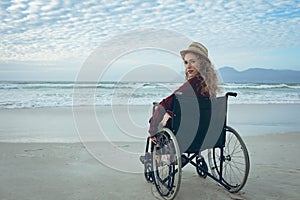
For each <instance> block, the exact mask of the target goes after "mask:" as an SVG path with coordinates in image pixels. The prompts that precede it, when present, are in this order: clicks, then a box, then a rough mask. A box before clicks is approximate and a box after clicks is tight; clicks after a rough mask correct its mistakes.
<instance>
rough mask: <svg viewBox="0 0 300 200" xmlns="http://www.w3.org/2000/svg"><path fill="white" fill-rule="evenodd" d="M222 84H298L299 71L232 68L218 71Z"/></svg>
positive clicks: (223, 68) (299, 81)
mask: <svg viewBox="0 0 300 200" xmlns="http://www.w3.org/2000/svg"><path fill="white" fill-rule="evenodd" d="M219 73H220V74H221V76H222V79H223V81H224V82H238V83H300V71H296V70H274V69H263V68H250V69H247V70H244V71H237V70H235V69H234V68H232V67H222V68H220V69H219Z"/></svg>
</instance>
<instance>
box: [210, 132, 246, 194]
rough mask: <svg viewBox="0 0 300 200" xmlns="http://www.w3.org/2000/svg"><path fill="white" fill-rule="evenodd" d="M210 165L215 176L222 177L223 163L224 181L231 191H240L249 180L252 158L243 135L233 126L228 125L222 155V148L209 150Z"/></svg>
mask: <svg viewBox="0 0 300 200" xmlns="http://www.w3.org/2000/svg"><path fill="white" fill-rule="evenodd" d="M208 159H209V166H210V169H211V172H212V174H213V176H215V177H216V178H218V179H219V178H220V174H221V162H222V161H223V163H222V182H223V183H225V184H226V185H227V186H229V188H230V189H229V192H231V193H236V192H238V191H240V190H241V189H242V188H243V187H244V185H245V184H246V182H247V179H248V174H249V169H250V160H249V154H248V150H247V148H246V145H245V143H244V142H243V140H242V138H241V136H240V135H239V134H238V133H237V131H235V130H234V129H233V128H231V127H228V126H227V127H226V141H225V147H224V148H223V156H221V149H220V148H213V149H212V150H209V151H208Z"/></svg>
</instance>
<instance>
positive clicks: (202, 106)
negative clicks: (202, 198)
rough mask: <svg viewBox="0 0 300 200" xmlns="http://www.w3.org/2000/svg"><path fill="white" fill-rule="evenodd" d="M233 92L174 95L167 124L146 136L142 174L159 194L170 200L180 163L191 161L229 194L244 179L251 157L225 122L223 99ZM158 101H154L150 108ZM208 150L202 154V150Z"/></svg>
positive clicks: (225, 102) (240, 185) (184, 163)
mask: <svg viewBox="0 0 300 200" xmlns="http://www.w3.org/2000/svg"><path fill="white" fill-rule="evenodd" d="M229 96H234V97H236V96H237V93H233V92H228V93H226V95H225V96H222V97H215V98H196V97H187V96H184V95H178V94H176V95H175V98H174V102H173V110H172V111H173V116H172V118H171V120H172V123H171V125H170V127H163V128H162V129H160V130H159V131H158V132H157V134H155V136H154V137H155V139H156V141H155V143H154V142H153V140H151V138H150V137H148V138H147V141H146V148H145V161H144V176H145V179H146V181H147V182H151V183H153V184H154V185H155V188H156V190H157V192H158V193H159V195H160V196H161V197H162V198H163V199H174V198H175V196H176V194H177V193H178V191H179V188H180V183H181V176H182V168H183V167H185V166H186V165H187V164H189V163H190V164H192V165H193V166H194V167H195V168H196V172H197V174H198V175H199V176H200V177H202V178H206V177H207V176H208V177H210V178H212V179H213V180H214V181H216V182H217V183H219V185H221V186H223V187H224V188H225V189H226V190H228V191H229V192H231V193H236V192H238V191H240V190H241V189H242V188H243V187H244V185H245V184H246V182H247V178H248V174H249V168H250V160H249V154H248V151H247V148H246V145H245V143H244V142H243V140H242V138H241V136H240V135H239V134H238V132H237V131H236V130H234V129H233V128H232V127H230V126H227V120H226V119H227V101H228V97H229ZM156 106H157V103H153V111H154V110H155V107H156ZM204 150H207V158H204V156H202V155H201V152H202V151H204Z"/></svg>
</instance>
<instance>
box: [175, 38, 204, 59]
mask: <svg viewBox="0 0 300 200" xmlns="http://www.w3.org/2000/svg"><path fill="white" fill-rule="evenodd" d="M188 52H192V53H196V54H200V55H202V56H204V57H208V50H207V48H206V47H205V46H204V45H203V44H201V43H199V42H193V43H192V44H190V46H189V47H188V49H187V50H182V51H180V55H181V57H182V58H184V55H185V54H186V53H188Z"/></svg>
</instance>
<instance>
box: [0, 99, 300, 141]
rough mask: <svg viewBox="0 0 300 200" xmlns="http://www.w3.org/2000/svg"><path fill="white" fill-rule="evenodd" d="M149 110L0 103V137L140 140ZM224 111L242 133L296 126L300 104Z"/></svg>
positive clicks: (233, 107)
mask: <svg viewBox="0 0 300 200" xmlns="http://www.w3.org/2000/svg"><path fill="white" fill-rule="evenodd" d="M151 114H152V105H134V106H113V107H111V106H96V107H95V108H94V107H88V106H87V107H74V108H72V107H51V108H30V109H29V108H22V109H0V120H1V122H2V123H1V125H0V142H1V141H4V142H62V143H65V142H71V143H72V142H79V141H80V140H79V138H80V137H84V138H85V139H87V140H89V141H95V140H96V141H107V140H113V141H137V142H142V141H144V138H145V137H146V135H147V130H148V120H149V118H150V117H151ZM227 116H228V118H227V124H228V125H229V126H231V127H233V128H235V129H236V130H237V131H238V132H239V133H240V135H242V136H250V135H262V134H272V133H289V132H298V131H300V123H299V120H298V119H300V104H229V106H228V114H227ZM99 132H101V133H103V134H101V135H99Z"/></svg>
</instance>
